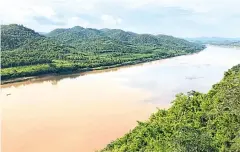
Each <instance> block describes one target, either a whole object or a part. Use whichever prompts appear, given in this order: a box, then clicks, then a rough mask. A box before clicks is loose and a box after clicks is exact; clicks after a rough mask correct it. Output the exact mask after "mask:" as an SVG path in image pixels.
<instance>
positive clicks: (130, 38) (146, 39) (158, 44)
mask: <svg viewBox="0 0 240 152" xmlns="http://www.w3.org/2000/svg"><path fill="white" fill-rule="evenodd" d="M47 36H48V37H53V38H56V39H58V40H59V41H61V42H63V43H64V42H67V43H68V44H69V43H70V44H71V45H74V46H75V45H77V46H79V43H81V42H82V43H84V44H85V42H86V41H87V42H89V41H92V40H96V39H97V40H101V41H114V43H125V44H131V45H135V46H136V47H139V46H141V47H155V48H161V49H165V50H166V49H167V50H169V49H173V50H176V49H178V50H185V51H187V50H188V51H191V50H195V49H199V48H201V47H202V46H201V45H197V44H194V43H191V42H188V41H186V40H184V39H179V38H175V37H173V36H167V35H157V36H155V35H151V34H137V33H133V32H126V31H123V30H120V29H101V30H97V29H92V28H83V27H80V26H75V27H73V28H69V29H56V30H53V31H52V32H50V33H49V34H47ZM84 44H83V45H84ZM84 47H86V46H84Z"/></svg>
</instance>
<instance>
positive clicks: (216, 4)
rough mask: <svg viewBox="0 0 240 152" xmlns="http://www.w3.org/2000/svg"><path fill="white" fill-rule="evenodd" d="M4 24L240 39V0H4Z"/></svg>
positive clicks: (43, 29)
mask: <svg viewBox="0 0 240 152" xmlns="http://www.w3.org/2000/svg"><path fill="white" fill-rule="evenodd" d="M0 1H1V6H0V10H1V11H0V19H1V22H2V23H3V24H10V23H18V24H23V25H25V26H27V27H29V28H32V29H34V30H35V31H38V32H49V31H51V30H53V29H55V28H70V27H73V26H77V25H78V26H83V27H90V28H98V29H100V28H120V29H123V30H127V31H133V32H137V33H151V34H168V35H173V36H177V37H201V36H208V37H212V36H214V37H240V9H239V6H240V1H239V0H0Z"/></svg>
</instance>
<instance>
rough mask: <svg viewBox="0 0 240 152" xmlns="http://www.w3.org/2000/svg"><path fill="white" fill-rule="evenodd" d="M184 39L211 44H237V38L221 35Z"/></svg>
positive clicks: (239, 40)
mask: <svg viewBox="0 0 240 152" xmlns="http://www.w3.org/2000/svg"><path fill="white" fill-rule="evenodd" d="M185 39H186V40H188V41H190V42H194V43H200V44H212V45H222V46H224V45H225V46H234V43H235V46H239V44H237V43H239V42H240V37H239V38H223V37H198V38H185Z"/></svg>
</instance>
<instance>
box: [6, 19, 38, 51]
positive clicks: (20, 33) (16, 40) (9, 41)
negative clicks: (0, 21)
mask: <svg viewBox="0 0 240 152" xmlns="http://www.w3.org/2000/svg"><path fill="white" fill-rule="evenodd" d="M41 37H43V36H41V35H40V34H39V33H36V32H35V31H33V30H31V29H28V28H26V27H24V26H22V25H17V24H10V25H2V26H1V51H5V50H13V49H16V48H18V47H20V46H22V45H23V44H24V43H27V42H28V41H29V40H32V39H37V38H41Z"/></svg>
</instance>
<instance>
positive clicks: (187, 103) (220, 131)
mask: <svg viewBox="0 0 240 152" xmlns="http://www.w3.org/2000/svg"><path fill="white" fill-rule="evenodd" d="M239 111H240V64H239V65H237V66H235V67H233V68H232V69H230V70H228V71H227V72H225V76H224V78H223V79H222V81H221V82H220V83H218V84H215V85H213V87H212V89H211V90H210V91H209V92H208V93H207V94H203V93H199V92H195V91H191V92H189V93H188V94H178V95H177V96H176V99H175V100H174V101H173V106H172V107H171V108H170V109H168V110H158V112H156V113H154V114H153V115H152V116H151V117H150V118H149V120H148V121H146V122H138V126H137V127H136V128H135V129H133V130H132V131H130V132H129V133H127V134H126V135H125V136H123V137H122V138H119V139H117V140H116V141H113V142H112V143H110V144H109V145H107V147H106V148H105V149H103V150H102V152H108V151H109V152H110V151H111V152H135V151H138V152H219V151H220V152H239V151H240V113H239Z"/></svg>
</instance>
